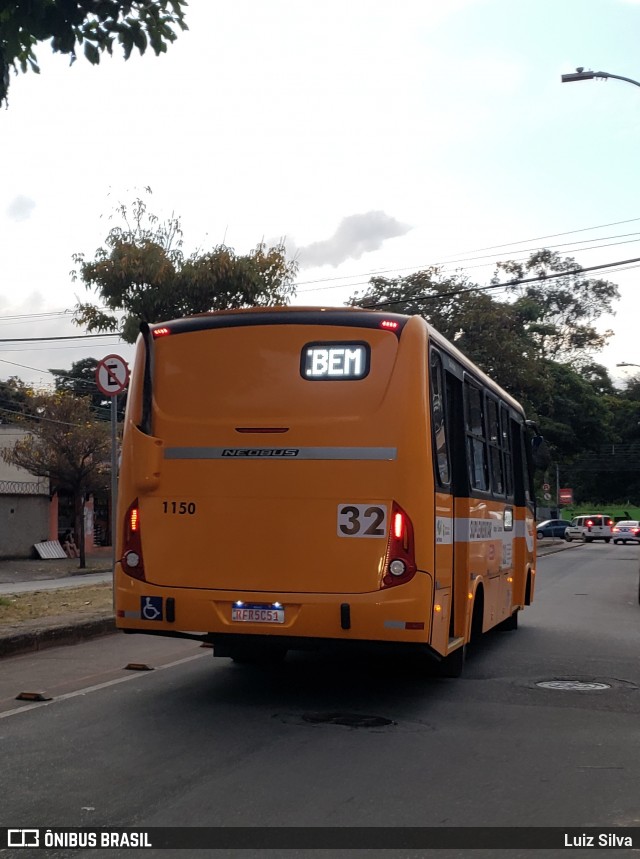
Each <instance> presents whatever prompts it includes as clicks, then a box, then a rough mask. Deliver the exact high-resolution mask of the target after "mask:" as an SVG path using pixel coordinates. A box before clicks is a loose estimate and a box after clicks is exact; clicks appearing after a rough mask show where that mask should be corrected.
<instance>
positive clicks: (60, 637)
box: [0, 617, 116, 659]
mask: <svg viewBox="0 0 640 859" xmlns="http://www.w3.org/2000/svg"><path fill="white" fill-rule="evenodd" d="M115 631H116V622H115V618H113V617H99V618H91V619H89V620H82V621H78V622H76V623H64V624H60V625H58V626H50V627H43V628H40V629H34V630H31V631H29V632H18V633H15V634H9V635H7V636H0V659H2V658H3V657H5V656H17V655H18V654H20V653H35V652H36V651H38V650H46V649H47V648H49V647H58V646H59V645H61V644H78V642H80V641H86V640H87V639H90V638H97V637H99V636H101V635H110V634H111V633H113V632H115Z"/></svg>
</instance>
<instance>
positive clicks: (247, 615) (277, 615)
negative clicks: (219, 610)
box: [231, 604, 284, 623]
mask: <svg viewBox="0 0 640 859" xmlns="http://www.w3.org/2000/svg"><path fill="white" fill-rule="evenodd" d="M231 620H233V621H239V622H240V623H284V607H283V606H280V607H278V608H275V607H274V606H272V605H246V604H245V605H243V606H237V605H234V606H232V607H231Z"/></svg>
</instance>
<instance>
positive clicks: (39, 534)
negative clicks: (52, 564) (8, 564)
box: [0, 495, 49, 558]
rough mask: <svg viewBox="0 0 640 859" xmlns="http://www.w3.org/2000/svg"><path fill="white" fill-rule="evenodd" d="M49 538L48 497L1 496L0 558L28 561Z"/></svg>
mask: <svg viewBox="0 0 640 859" xmlns="http://www.w3.org/2000/svg"><path fill="white" fill-rule="evenodd" d="M48 539H49V496H48V495H14V496H9V495H0V558H29V557H31V556H32V555H33V552H34V550H33V544H34V543H41V542H43V541H44V540H48Z"/></svg>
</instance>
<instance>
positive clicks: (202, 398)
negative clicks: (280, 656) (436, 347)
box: [115, 309, 434, 655]
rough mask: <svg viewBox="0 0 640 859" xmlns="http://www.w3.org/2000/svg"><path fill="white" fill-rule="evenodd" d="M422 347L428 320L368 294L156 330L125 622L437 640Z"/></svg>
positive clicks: (142, 369) (125, 478)
mask: <svg viewBox="0 0 640 859" xmlns="http://www.w3.org/2000/svg"><path fill="white" fill-rule="evenodd" d="M425 355H426V329H425V326H424V323H423V322H422V320H419V319H417V318H416V319H412V320H407V318H406V317H402V316H394V315H390V316H381V315H380V314H376V313H370V312H364V311H358V310H335V311H329V310H328V311H322V310H319V309H313V310H299V309H283V310H252V311H235V312H226V313H216V314H206V315H203V316H201V317H194V318H190V319H184V320H177V321H175V322H169V323H166V324H163V325H155V326H151V327H150V328H149V330H148V331H145V333H144V336H142V337H141V338H140V340H139V342H138V346H137V356H136V363H135V368H134V373H133V377H132V382H131V387H130V392H129V398H128V411H127V416H126V420H125V435H124V440H123V455H122V467H121V475H120V490H119V503H118V545H117V557H118V558H119V561H118V563H117V565H116V575H115V585H116V587H115V599H116V616H117V625H118V627H120V628H121V629H124V630H127V631H130V632H132V631H133V632H150V633H155V634H162V635H189V636H193V637H201V638H203V640H206V641H210V642H212V643H213V644H214V649H215V653H216V655H238V654H239V653H245V652H248V651H250V650H251V648H252V646H253V648H254V651H255V652H258V651H259V650H261V649H262V648H264V647H266V646H268V645H269V644H272V645H275V646H277V647H279V648H280V649H286V648H289V647H305V646H313V645H315V644H317V643H318V642H331V641H332V642H336V641H346V640H352V641H360V642H387V643H391V642H404V643H407V644H414V645H426V644H428V642H429V640H430V639H429V636H430V629H429V627H430V621H429V618H430V616H431V606H432V602H433V592H432V588H433V581H432V577H431V575H430V573H429V570H431V569H432V568H433V552H434V550H433V533H432V527H431V526H430V525H429V527H426V528H425V527H421V528H420V529H416V528H415V522H416V521H417V520H419V521H420V522H421V523H423V524H424V523H432V522H433V518H434V516H433V502H432V500H430V499H432V497H433V483H432V477H431V457H430V451H429V450H428V448H427V446H426V444H425V443H422V444H416V442H415V440H416V438H419V439H423V440H424V439H427V438H428V427H427V425H426V422H427V417H426V415H427V410H426V408H425V398H426V391H427V380H426V376H425V372H426V371H425V363H424V356H425ZM416 475H419V479H416ZM263 652H264V651H263Z"/></svg>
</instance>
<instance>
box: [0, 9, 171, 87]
mask: <svg viewBox="0 0 640 859" xmlns="http://www.w3.org/2000/svg"><path fill="white" fill-rule="evenodd" d="M186 5H187V3H186V0H28V2H27V0H22V2H18V3H7V2H4V3H1V4H0V104H2V103H3V102H6V100H7V92H8V90H9V82H10V77H9V75H10V70H11V68H13V70H14V72H15V73H16V74H17V73H18V71H19V70H20V71H22V72H26V71H27V70H28V69H31V70H32V71H34V72H37V73H39V72H40V69H39V67H38V63H37V60H36V55H35V52H34V48H35V46H36V44H37V43H38V42H43V41H47V40H49V41H50V43H51V48H52V50H53V51H54V52H59V53H62V54H68V55H69V56H70V58H71V62H72V63H73V62H74V60H75V59H76V57H77V50H78V47H79V46H82V47H83V53H84V55H85V57H86V59H87V60H89V62H90V63H93V64H94V65H95V64H97V63H99V62H100V55H101V54H102V53H104V52H105V51H106V52H107V53H109V54H112V53H113V46H114V43H117V44H118V45H119V46H120V47H121V48H122V52H123V54H124V58H125V59H129V57H130V56H131V53H132V51H133V50H134V48H135V49H137V50H138V51H139V52H140V53H141V54H144V52H145V51H146V49H147V47H148V46H149V45H151V48H152V49H153V51H154V52H155V53H156V54H161V53H164V52H165V51H166V50H167V45H168V44H169V43H170V42H173V41H175V39H176V38H177V35H176V32H175V31H176V28H177V29H179V30H186V29H187V25H186V24H185V21H184V14H185V13H184V9H185V7H186Z"/></svg>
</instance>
